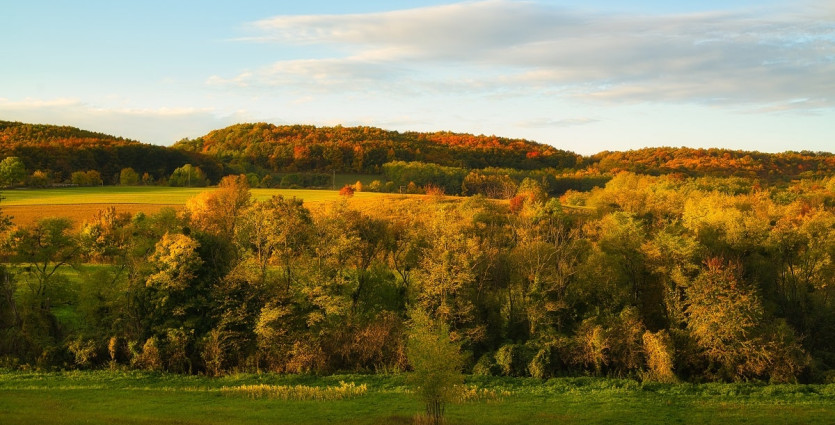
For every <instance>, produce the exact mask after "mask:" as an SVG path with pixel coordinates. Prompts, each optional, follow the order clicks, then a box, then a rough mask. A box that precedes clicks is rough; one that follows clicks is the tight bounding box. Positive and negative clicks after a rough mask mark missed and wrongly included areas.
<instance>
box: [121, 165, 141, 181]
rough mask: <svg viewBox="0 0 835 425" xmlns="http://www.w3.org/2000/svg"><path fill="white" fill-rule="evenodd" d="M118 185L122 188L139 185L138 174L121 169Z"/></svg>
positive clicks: (127, 169) (130, 170)
mask: <svg viewBox="0 0 835 425" xmlns="http://www.w3.org/2000/svg"><path fill="white" fill-rule="evenodd" d="M119 184H120V185H122V186H136V185H138V184H139V173H137V172H136V171H135V170H134V169H133V168H130V167H128V168H122V171H120V172H119Z"/></svg>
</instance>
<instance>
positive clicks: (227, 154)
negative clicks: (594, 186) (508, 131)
mask: <svg viewBox="0 0 835 425" xmlns="http://www.w3.org/2000/svg"><path fill="white" fill-rule="evenodd" d="M174 148H177V149H182V150H186V151H191V152H199V153H203V154H206V155H210V156H213V157H215V158H217V159H218V160H219V161H221V162H223V163H225V164H227V165H229V166H230V167H231V168H232V169H236V170H239V171H241V172H244V171H258V170H263V171H270V172H284V171H325V170H328V171H330V170H335V171H337V172H357V173H379V172H380V170H381V168H382V165H383V164H385V163H387V162H391V161H421V162H427V163H434V164H438V165H444V166H454V167H465V168H485V167H504V168H516V169H523V170H531V169H541V168H558V169H562V168H574V167H576V166H577V163H578V161H580V160H582V157H580V156H579V155H577V154H575V153H572V152H567V151H564V150H560V149H557V148H555V147H553V146H549V145H544V144H541V143H536V142H532V141H528V140H522V139H507V138H502V137H496V136H474V135H470V134H457V133H449V132H437V133H417V132H405V133H400V132H397V131H387V130H382V129H379V128H374V127H341V126H337V127H315V126H309V125H292V126H276V125H272V124H266V123H256V124H237V125H233V126H230V127H226V128H223V129H220V130H215V131H212V132H210V133H209V134H207V135H205V136H203V137H199V138H197V139H193V140H188V139H185V140H181V141H180V142H178V143H176V144H175V145H174Z"/></svg>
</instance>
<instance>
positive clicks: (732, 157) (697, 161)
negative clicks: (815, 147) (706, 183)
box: [587, 147, 835, 180]
mask: <svg viewBox="0 0 835 425" xmlns="http://www.w3.org/2000/svg"><path fill="white" fill-rule="evenodd" d="M587 164H589V165H591V166H593V167H595V168H597V169H599V170H600V171H601V172H617V171H631V172H634V173H640V174H654V175H658V174H670V173H682V174H685V175H691V176H738V177H758V178H764V179H769V180H774V179H787V178H789V179H790V178H796V177H816V176H817V177H821V176H831V175H833V174H835V155H833V154H832V153H828V152H809V151H803V152H783V153H776V154H770V153H762V152H752V151H734V150H728V149H693V148H685V147H681V148H672V147H662V148H646V149H638V150H630V151H625V152H608V151H605V152H600V153H598V154H596V155H592V156H591V157H589V158H588V159H587Z"/></svg>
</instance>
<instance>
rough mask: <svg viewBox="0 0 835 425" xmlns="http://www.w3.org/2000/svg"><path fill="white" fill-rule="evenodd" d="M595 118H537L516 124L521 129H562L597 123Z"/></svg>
mask: <svg viewBox="0 0 835 425" xmlns="http://www.w3.org/2000/svg"><path fill="white" fill-rule="evenodd" d="M599 121H600V120H598V119H596V118H589V117H580V118H558V119H555V118H538V119H531V120H526V121H519V122H517V123H516V126H517V127H522V128H562V127H575V126H578V125H586V124H593V123H596V122H599Z"/></svg>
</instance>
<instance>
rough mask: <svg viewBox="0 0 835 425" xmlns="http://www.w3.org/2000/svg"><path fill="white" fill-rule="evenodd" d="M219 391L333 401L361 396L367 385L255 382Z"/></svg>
mask: <svg viewBox="0 0 835 425" xmlns="http://www.w3.org/2000/svg"><path fill="white" fill-rule="evenodd" d="M221 392H222V393H223V394H225V395H229V396H245V397H248V398H252V399H259V398H272V399H278V400H304V401H307V400H315V401H333V400H343V399H347V398H353V397H359V396H363V395H365V394H367V393H368V385H366V384H360V385H356V384H354V383H353V382H350V383H348V382H344V381H340V382H339V385H338V386H334V387H313V386H309V385H268V384H257V385H238V386H235V387H223V388H221Z"/></svg>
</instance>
